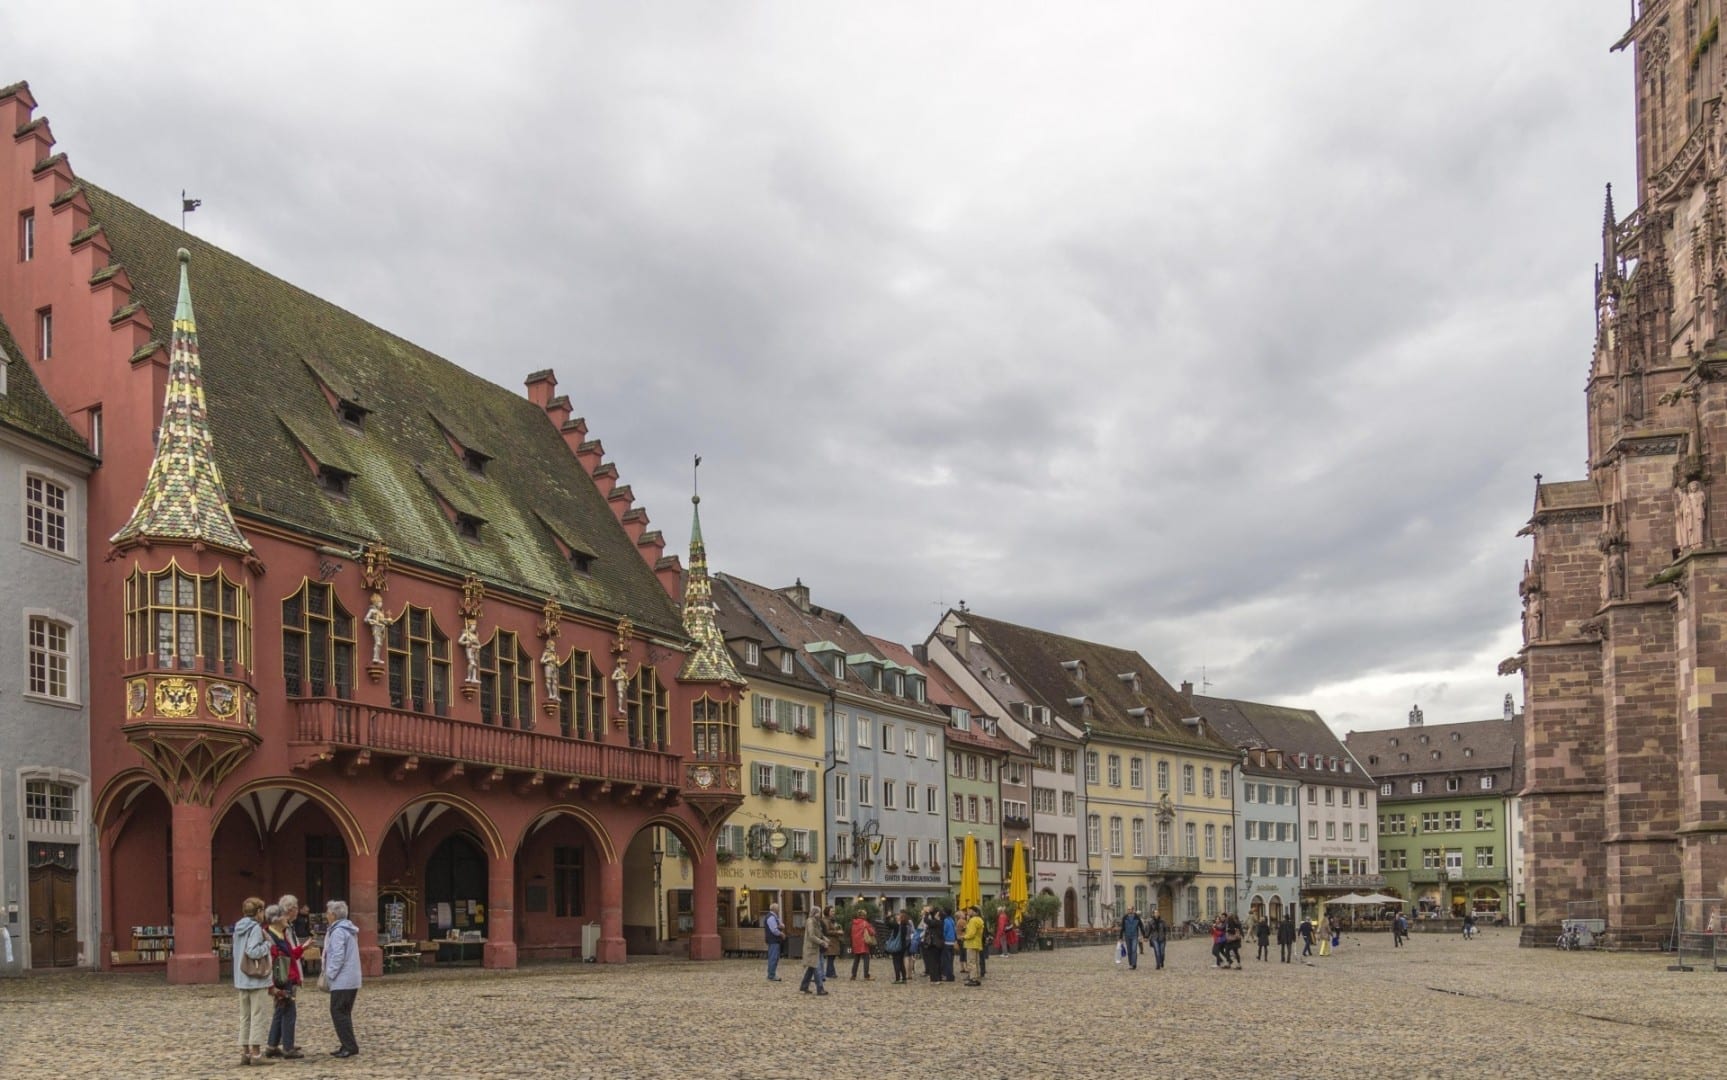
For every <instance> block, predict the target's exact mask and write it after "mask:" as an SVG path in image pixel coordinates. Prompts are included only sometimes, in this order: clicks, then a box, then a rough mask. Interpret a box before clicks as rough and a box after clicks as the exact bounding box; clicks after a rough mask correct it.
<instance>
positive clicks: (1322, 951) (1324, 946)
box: [1319, 915, 1332, 956]
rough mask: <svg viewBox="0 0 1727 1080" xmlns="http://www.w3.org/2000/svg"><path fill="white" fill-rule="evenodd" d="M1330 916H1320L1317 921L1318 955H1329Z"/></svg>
mask: <svg viewBox="0 0 1727 1080" xmlns="http://www.w3.org/2000/svg"><path fill="white" fill-rule="evenodd" d="M1331 934H1332V929H1331V916H1329V915H1325V916H1322V917H1321V918H1320V920H1319V955H1321V956H1330V955H1331Z"/></svg>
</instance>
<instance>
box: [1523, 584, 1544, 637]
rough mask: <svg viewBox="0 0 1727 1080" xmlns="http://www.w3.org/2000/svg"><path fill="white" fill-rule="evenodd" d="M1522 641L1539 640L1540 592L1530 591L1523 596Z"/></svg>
mask: <svg viewBox="0 0 1727 1080" xmlns="http://www.w3.org/2000/svg"><path fill="white" fill-rule="evenodd" d="M1523 640H1524V641H1525V642H1530V641H1540V640H1541V590H1539V589H1530V590H1529V591H1528V592H1526V593H1524V594H1523Z"/></svg>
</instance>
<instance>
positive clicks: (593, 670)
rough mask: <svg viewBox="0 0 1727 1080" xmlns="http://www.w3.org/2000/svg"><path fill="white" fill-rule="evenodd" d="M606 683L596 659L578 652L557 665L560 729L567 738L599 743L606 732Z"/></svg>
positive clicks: (579, 650)
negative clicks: (601, 734) (595, 664)
mask: <svg viewBox="0 0 1727 1080" xmlns="http://www.w3.org/2000/svg"><path fill="white" fill-rule="evenodd" d="M605 716H606V682H605V679H603V678H601V677H600V670H599V668H597V667H596V666H594V658H593V657H592V656H591V655H590V654H588V653H585V652H583V651H582V650H581V649H576V650H575V651H574V652H572V653H570V657H569V659H567V660H565V661H564V662H563V663H562V664H559V665H558V726H559V728H560V729H561V730H562V731H563V733H564V735H565V736H566V737H573V738H577V739H593V740H597V739H599V737H600V733H601V732H603V731H604V730H605V726H606V721H605Z"/></svg>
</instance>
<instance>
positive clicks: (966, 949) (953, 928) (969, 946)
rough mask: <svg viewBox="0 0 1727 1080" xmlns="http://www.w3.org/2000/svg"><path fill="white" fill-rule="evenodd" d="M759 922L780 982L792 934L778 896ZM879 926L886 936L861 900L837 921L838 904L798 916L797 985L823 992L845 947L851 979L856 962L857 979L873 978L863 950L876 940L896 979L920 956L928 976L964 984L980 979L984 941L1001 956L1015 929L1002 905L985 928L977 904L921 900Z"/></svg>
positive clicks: (902, 979) (771, 974)
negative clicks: (992, 926) (844, 920)
mask: <svg viewBox="0 0 1727 1080" xmlns="http://www.w3.org/2000/svg"><path fill="white" fill-rule="evenodd" d="M762 927H763V935H764V937H765V938H766V941H767V947H768V981H769V982H780V981H781V979H780V977H779V962H780V958H781V956H782V955H783V953H784V950H785V946H786V945H787V943H788V942H789V941H790V940H791V935H790V933H789V931H788V930H787V928H786V924H785V919H784V916H782V915H781V913H780V906H779V905H778V904H773V905H771V906H770V907H769V909H768V914H767V916H766V917H765V918H764V919H763V920H762ZM885 932H886V935H887V937H886V940H885V941H883V940H881V939H879V938H878V936H877V933H878V928H877V926H876V924H875V923H873V922H872V921H870V918H869V916H868V914H867V913H866V912H865V911H864V910H863V909H861V908H860V909H858V910H856V911H854V912H853V914H852V917H851V920H850V924H849V925H846V926H842V925H841V919H840V916H839V913H838V910H837V909H836V908H835V907H834V906H833V905H831V904H830V905H828V906H827V907H825V908H822V909H821V910H819V911H816V912H813V913H811V915H810V916H809V918H808V919H807V920H805V922H804V928H803V961H804V975H803V981H802V982H801V983H800V984H799V986H798V990H799V991H800V992H801V993H805V994H815V995H817V996H819V997H826V996H827V993H828V989H827V982H828V980H829V979H837V978H838V977H839V971H838V968H837V959H838V957H840V956H842V955H844V954H845V953H847V952H849V953H850V954H851V958H852V968H851V978H852V981H856V980H857V978H858V973H859V970H860V968H861V970H862V973H863V979H864V981H865V982H874V981H875V976H874V975H872V974H870V957H871V955H872V954H873V953H874V952H875V951H876V949H877V947H878V945H879V947H880V948H881V950H882V952H884V953H886V954H887V957H888V959H889V960H891V961H892V962H893V981H894V983H895V984H905V983H909V982H910V981H911V977H912V974H913V972H914V969H916V968H917V967H918V965H919V964H921V965H922V968H923V974H924V975H925V976H927V977H928V979H929V981H930V982H932V983H942V982H955V981H956V979H957V980H963V982H964V983H965V985H966V986H982V985H983V979H984V974H985V969H986V965H987V960H988V953H989V950H990V948H991V947H992V946H993V947H994V948H996V949H997V950H998V955H1003V956H1005V955H1006V954H1007V950H1008V948H1009V946H1010V945H1011V944H1012V943H1013V942H1014V940H1015V939H1016V938H1017V936H1018V934H1017V928H1016V927H1014V926H1013V925H1012V923H1011V920H1010V919H1009V918H1008V915H1007V912H1006V911H1005V910H1002V911H1000V912H998V913H997V916H996V930H995V933H994V934H993V935H991V934H990V933H989V931H988V930H987V928H986V927H985V925H984V918H983V911H982V909H980V908H978V907H976V906H972V907H965V908H960V909H958V910H957V911H955V910H954V909H952V908H938V907H936V906H934V905H925V906H924V908H923V910H922V911H921V912H920V913H919V915H918V917H917V918H915V919H914V918H913V917H912V914H911V912H909V911H900V912H897V913H896V914H895V915H894V916H893V917H892V918H891V919H890V920H889V921H888V923H887V925H886V928H885ZM956 961H957V962H958V975H957V976H956V975H955V962H956Z"/></svg>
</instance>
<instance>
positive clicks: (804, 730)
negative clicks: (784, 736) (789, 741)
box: [792, 724, 815, 739]
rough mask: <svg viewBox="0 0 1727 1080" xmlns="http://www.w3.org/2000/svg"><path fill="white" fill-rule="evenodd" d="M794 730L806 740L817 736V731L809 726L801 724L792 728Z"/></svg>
mask: <svg viewBox="0 0 1727 1080" xmlns="http://www.w3.org/2000/svg"><path fill="white" fill-rule="evenodd" d="M792 730H793V731H795V732H797V733H798V734H799V735H802V736H803V737H804V738H806V739H808V738H810V737H811V736H813V735H814V734H815V729H814V728H812V727H810V726H809V725H808V724H799V725H798V726H797V727H795V728H792Z"/></svg>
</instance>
